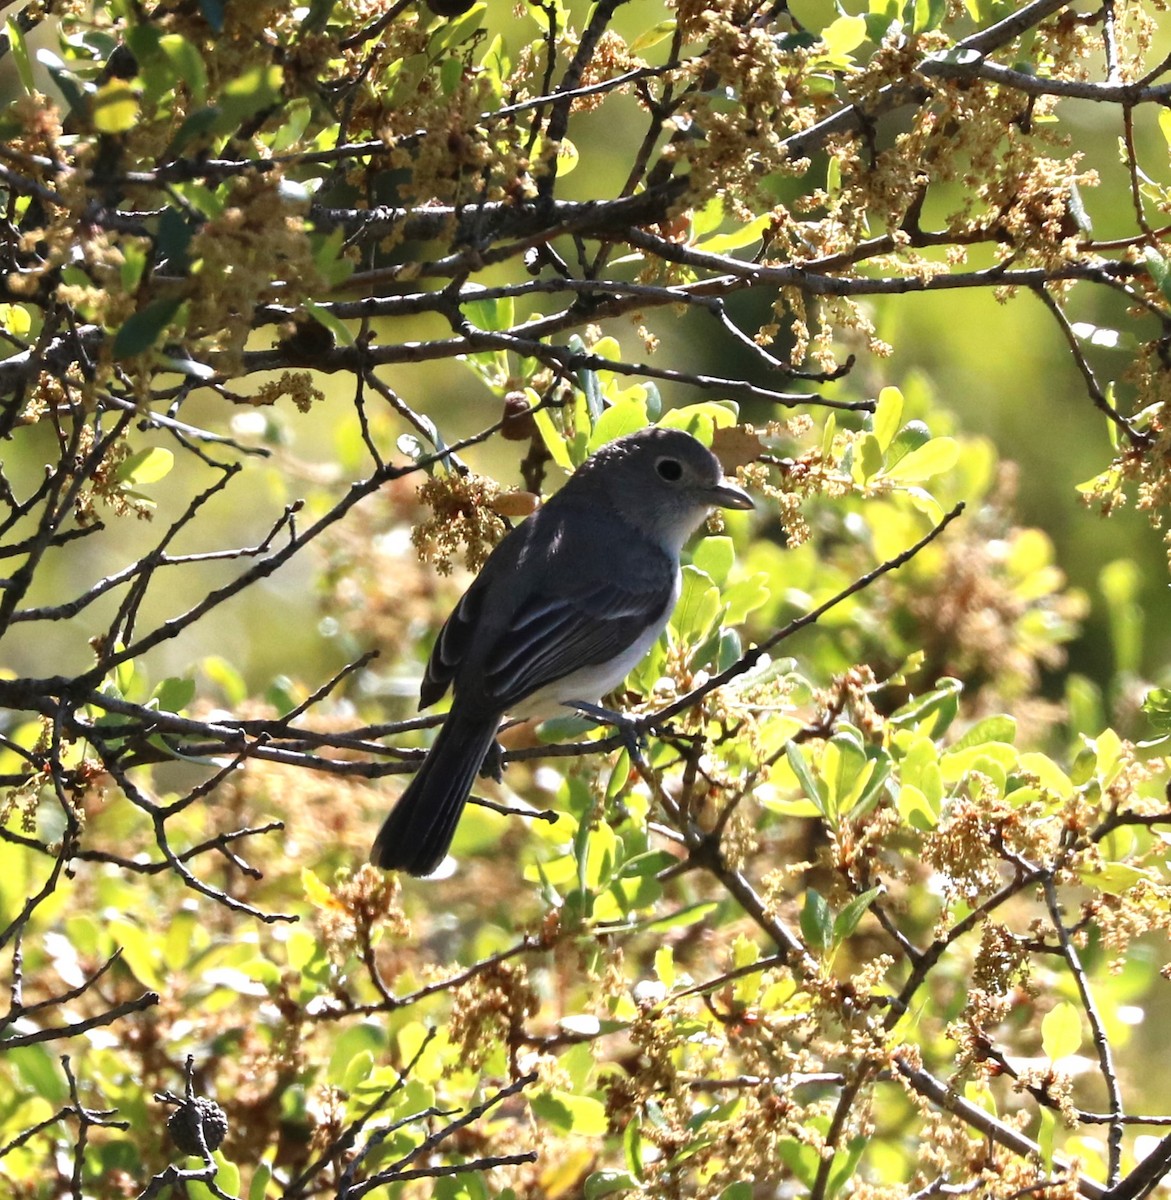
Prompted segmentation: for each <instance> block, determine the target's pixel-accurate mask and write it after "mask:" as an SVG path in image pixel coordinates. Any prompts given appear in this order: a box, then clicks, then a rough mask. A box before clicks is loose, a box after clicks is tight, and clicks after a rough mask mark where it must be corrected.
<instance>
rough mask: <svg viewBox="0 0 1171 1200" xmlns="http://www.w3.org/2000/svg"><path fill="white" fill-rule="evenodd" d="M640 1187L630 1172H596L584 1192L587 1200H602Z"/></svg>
mask: <svg viewBox="0 0 1171 1200" xmlns="http://www.w3.org/2000/svg"><path fill="white" fill-rule="evenodd" d="M534 1107H535V1106H534ZM631 1124H632V1125H633V1124H634V1122H633V1121H632V1122H631ZM638 1186H639V1185H638V1180H637V1179H635V1177H634V1176H633V1175H631V1174H630V1173H629V1172H628V1171H594V1172H593V1174H592V1175H588V1176H587V1177H586V1181H585V1184H584V1187H583V1191H584V1193H585V1200H600V1197H602V1196H613V1195H614V1194H615V1193H617V1192H629V1191H637V1190H638Z"/></svg>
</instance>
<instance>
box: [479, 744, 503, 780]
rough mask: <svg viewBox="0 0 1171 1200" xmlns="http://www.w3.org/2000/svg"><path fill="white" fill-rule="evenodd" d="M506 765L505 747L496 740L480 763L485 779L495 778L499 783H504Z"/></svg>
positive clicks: (481, 772)
mask: <svg viewBox="0 0 1171 1200" xmlns="http://www.w3.org/2000/svg"><path fill="white" fill-rule="evenodd" d="M504 767H505V763H504V747H503V746H502V745H501V744H500V743H499V742H496V741H494V742H493V743H492V745H491V747H490V748H489V750H488V753H487V754H485V755H484V761H483V762H482V763H481V764H480V774H481V776H483V778H485V779H495V780H496V782H497V783H503V782H504Z"/></svg>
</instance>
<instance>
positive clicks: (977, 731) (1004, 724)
mask: <svg viewBox="0 0 1171 1200" xmlns="http://www.w3.org/2000/svg"><path fill="white" fill-rule="evenodd" d="M1015 741H1016V721H1015V720H1014V719H1013V718H1012V717H1009V716H1005V715H1004V714H1003V713H1000V714H998V715H996V716H991V717H985V718H984V719H983V720H982V721H977V722H976V724H975V725H973V726H972V728H971V729H969V730H968V732H967V733H965V734H964V736H963V737H962V738H960V739H959V740H958V741H957V742H955V743H953V744H952V745H950V746H948V748H947V752H948V754H955V753H957V752H958V751H960V750H967V749H969V748H970V747H972V746H983V745H985V744H986V743H987V742H1007V743H1008V744H1009V745H1010V746H1011V745H1012V744H1013V743H1014V742H1015Z"/></svg>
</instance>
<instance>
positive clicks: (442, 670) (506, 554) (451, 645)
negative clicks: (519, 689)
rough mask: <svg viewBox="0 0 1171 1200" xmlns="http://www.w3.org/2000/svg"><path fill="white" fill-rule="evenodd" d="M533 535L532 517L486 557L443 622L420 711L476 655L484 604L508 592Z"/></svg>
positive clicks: (421, 691)
mask: <svg viewBox="0 0 1171 1200" xmlns="http://www.w3.org/2000/svg"><path fill="white" fill-rule="evenodd" d="M535 531H536V527H535V524H534V519H533V518H531V517H530V518H529V520H527V521H525V522H524V524H522V525H520V526H518V527H517V528H516V529H514V530H512V531H511V532H510V533H509V534H508V535H507V536H506V537H505V538H504V540H503V541H502V542H501V543H500V545H499V546H497V547H496V549H495V550H493V551H492V553H491V554H490V555H489V556H488V561H487V562H486V563H485V564H484V566H483V567H482V568H481V569H480V573H479V575H477V576H476V578H475V579H473V580H472V583H471V586H470V587H469V588H468V590H467V591H466V592H464V594H463V596H462V597H461V598H460V601H459V603H458V604H457V605H456V606H455V608H454V609H453V610H452V613H451V615H450V616H449V617H448V618H447V620H446V621H444V623H443V628H442V629H441V630H440V631H439V636H438V637H437V638H436V639H435V645H434V647H433V648H432V650H431V657H430V658H429V659H428V661H427V670H426V671H425V672H424V674H423V683H422V685H421V686H420V688H419V707H420V708H428V707H429V706H430V705H432V704H434V703H435V702H436V701H437V700H439V699H440V698H441V697H442V696H443V693H444V692H446V691H447V689H448V687H449V686H450V685H451V684H452V682H453V681H454V680H455V677H456V676H457V675H458V674H459V671H460V668H461V667H462V666H463V664H464V662H465V661H466V660H467V659H468V657H469V656H470V655H472V654H473V653H474V652H475V645H474V643H475V640H476V633H477V630H479V631H480V635H481V637H483V636H484V635H485V627H486V625H487V624H488V623H489V622H486V621H485V613H484V600H485V598H486V597H487V596H488V594H489V593H490V592H493V591H497V592H499V590H501V589H503V590H505V591H507V590H508V587H509V579H510V576H511V575H512V573H513V572H514V571H515V569H516V563H517V560H518V559H519V558H520V557H521V555H522V554H523V553H524V551H525V548H526V546H527V544H528V541H529V539H530V537H531V536H532V534H533V533H534V532H535Z"/></svg>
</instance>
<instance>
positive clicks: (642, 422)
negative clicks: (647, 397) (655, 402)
mask: <svg viewBox="0 0 1171 1200" xmlns="http://www.w3.org/2000/svg"><path fill="white" fill-rule="evenodd" d="M646 424H647V413H646V402H645V401H644V400H642V399H631V400H622V401H620V402H619V403H618V404H611V405H610V407H609V408H607V409H606V410H605V411H604V412H603V413H602V415H601V416H600V417H599V418H598V419H597V421H596V422H595V423H594V427H593V429H592V430H591V431H590V440H589V449H590V453H591V454H592V453H593V452H594V451H595V450H597V449H598V448H599V447H600V446H605V445H606V444H607V443H608V442H612V441H614V439H615V438H620V437H622V436H624V435H625V434H628V433H635V432H636V431H637V430H639V429H645V428H646Z"/></svg>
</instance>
